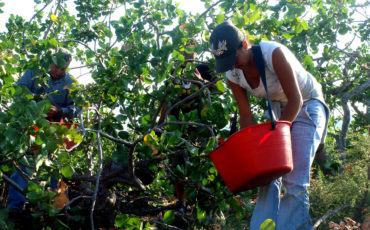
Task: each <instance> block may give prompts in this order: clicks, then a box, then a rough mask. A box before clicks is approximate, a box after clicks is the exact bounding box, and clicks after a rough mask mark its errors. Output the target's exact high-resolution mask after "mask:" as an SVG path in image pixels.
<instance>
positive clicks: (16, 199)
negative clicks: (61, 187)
mask: <svg viewBox="0 0 370 230" xmlns="http://www.w3.org/2000/svg"><path fill="white" fill-rule="evenodd" d="M22 171H23V172H24V173H25V174H28V173H27V171H26V169H25V168H23V167H22ZM10 179H11V180H12V181H14V182H15V183H16V184H17V185H19V187H21V188H22V189H23V190H24V188H25V187H27V182H26V181H25V180H24V179H23V177H22V176H21V174H20V173H19V172H18V171H17V170H15V172H14V173H13V174H12V175H11V176H10ZM57 182H58V181H57V180H56V179H55V178H51V182H50V188H51V189H56V187H57ZM25 202H26V196H25V195H23V194H22V193H21V192H19V191H18V190H17V189H15V188H14V187H13V186H11V185H10V186H9V193H8V205H7V208H8V210H10V209H16V210H18V211H19V213H22V211H23V206H24V203H25Z"/></svg>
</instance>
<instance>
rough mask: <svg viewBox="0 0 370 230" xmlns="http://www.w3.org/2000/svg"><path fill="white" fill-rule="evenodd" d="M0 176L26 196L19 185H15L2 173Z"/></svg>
mask: <svg viewBox="0 0 370 230" xmlns="http://www.w3.org/2000/svg"><path fill="white" fill-rule="evenodd" d="M0 175H1V177H2V178H3V179H4V180H5V181H6V182H8V183H9V184H10V185H11V186H13V187H14V188H15V189H17V190H18V191H19V192H20V193H22V194H23V195H26V193H25V192H24V191H23V189H22V188H21V187H19V185H18V184H17V183H15V182H14V181H13V180H12V179H10V178H9V177H8V176H7V175H5V174H4V173H2V172H1V173H0Z"/></svg>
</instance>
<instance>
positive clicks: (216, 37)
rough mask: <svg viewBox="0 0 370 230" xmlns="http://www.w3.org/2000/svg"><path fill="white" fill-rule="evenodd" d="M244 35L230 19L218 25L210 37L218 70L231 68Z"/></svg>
mask: <svg viewBox="0 0 370 230" xmlns="http://www.w3.org/2000/svg"><path fill="white" fill-rule="evenodd" d="M243 40H244V35H243V34H242V32H241V31H240V30H239V29H238V28H237V27H236V26H234V25H233V24H232V23H231V22H230V21H224V22H223V23H221V24H219V25H218V26H216V28H215V29H214V30H213V32H212V34H211V38H210V46H211V52H212V54H213V55H214V56H215V58H216V72H217V73H223V72H226V71H228V70H230V69H231V68H232V67H233V66H234V65H235V62H236V51H237V50H238V49H239V48H240V47H241V46H242V42H243Z"/></svg>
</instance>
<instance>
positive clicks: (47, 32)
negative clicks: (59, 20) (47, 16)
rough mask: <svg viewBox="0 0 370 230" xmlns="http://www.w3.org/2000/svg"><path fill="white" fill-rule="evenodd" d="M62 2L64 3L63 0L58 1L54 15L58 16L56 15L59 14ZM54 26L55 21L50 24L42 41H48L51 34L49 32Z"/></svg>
mask: <svg viewBox="0 0 370 230" xmlns="http://www.w3.org/2000/svg"><path fill="white" fill-rule="evenodd" d="M61 1H62V0H58V4H57V7H56V8H55V11H54V15H56V14H57V13H58V9H59V7H60V3H61ZM53 24H54V21H53V20H51V22H50V24H49V26H48V28H47V29H46V32H45V34H44V37H43V38H42V40H44V39H46V37H47V36H48V34H49V32H50V29H51V27H52V26H53Z"/></svg>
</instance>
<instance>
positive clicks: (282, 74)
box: [210, 21, 329, 230]
mask: <svg viewBox="0 0 370 230" xmlns="http://www.w3.org/2000/svg"><path fill="white" fill-rule="evenodd" d="M259 46H260V47H261V50H262V56H263V59H264V62H265V72H266V81H267V87H268V91H269V95H270V98H271V100H272V101H273V111H274V113H275V116H276V117H277V118H278V119H279V120H281V121H288V122H291V123H292V126H291V138H292V152H293V164H294V169H293V171H292V172H290V173H289V174H287V175H284V176H283V177H282V178H278V179H276V180H274V181H272V182H271V183H270V184H269V185H266V186H262V187H259V191H258V201H257V204H256V206H255V209H254V212H253V215H252V220H251V226H250V227H251V230H257V229H260V226H261V224H262V223H263V222H264V221H265V220H266V219H272V220H273V221H274V222H275V223H276V229H277V230H296V229H307V230H308V229H311V220H310V215H309V195H308V187H309V185H310V168H311V164H312V161H313V159H314V156H315V152H316V149H317V147H318V146H319V144H320V143H321V142H323V141H324V139H325V135H326V129H327V124H328V116H329V110H328V108H327V106H326V104H325V102H324V98H323V94H322V91H321V85H320V84H319V83H318V82H317V80H316V79H315V78H314V77H313V76H312V75H311V74H310V73H309V72H307V71H306V70H305V69H304V68H303V66H302V64H301V63H300V62H299V61H298V60H297V58H296V57H295V56H294V55H293V53H292V52H291V51H290V50H289V49H288V48H287V47H285V46H284V45H282V44H280V43H278V42H273V41H261V42H260V43H259ZM210 47H211V52H212V53H213V55H214V57H215V59H216V71H217V73H223V72H226V77H227V79H228V84H229V86H230V88H231V90H232V93H233V95H234V97H235V99H236V102H237V105H238V108H239V114H240V126H241V128H246V127H249V126H252V125H254V124H255V122H254V120H253V116H252V112H251V106H250V102H249V100H248V96H247V92H248V93H250V94H252V95H253V96H255V97H260V98H261V97H263V98H265V97H266V91H265V89H264V86H263V83H262V81H261V80H260V75H259V72H258V69H257V66H256V60H255V58H254V56H253V53H252V49H251V47H250V44H248V42H247V40H246V39H245V36H244V35H243V33H242V32H241V31H240V30H239V29H238V28H237V27H235V26H234V25H233V24H232V23H231V22H230V21H225V22H223V23H221V24H219V25H218V26H217V27H216V28H215V29H214V30H213V32H212V34H211V37H210ZM282 185H283V186H284V188H285V192H284V196H283V197H282V198H280V192H281V187H282Z"/></svg>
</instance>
